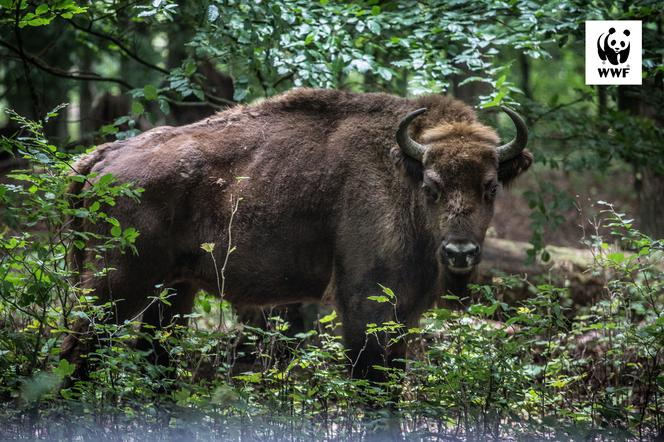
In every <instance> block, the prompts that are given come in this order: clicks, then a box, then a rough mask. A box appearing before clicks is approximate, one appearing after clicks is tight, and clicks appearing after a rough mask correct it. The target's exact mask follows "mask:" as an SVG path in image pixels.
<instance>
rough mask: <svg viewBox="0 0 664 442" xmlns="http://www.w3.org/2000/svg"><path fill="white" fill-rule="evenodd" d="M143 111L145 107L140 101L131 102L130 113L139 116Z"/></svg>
mask: <svg viewBox="0 0 664 442" xmlns="http://www.w3.org/2000/svg"><path fill="white" fill-rule="evenodd" d="M143 112H145V107H143V104H142V103H141V102H140V101H133V102H132V103H131V113H132V114H133V115H135V116H137V117H138V116H141V115H143Z"/></svg>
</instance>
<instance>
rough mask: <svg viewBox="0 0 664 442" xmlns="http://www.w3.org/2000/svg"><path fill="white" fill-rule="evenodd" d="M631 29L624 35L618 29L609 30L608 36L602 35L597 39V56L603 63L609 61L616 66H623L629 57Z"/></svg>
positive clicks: (626, 30) (624, 32)
mask: <svg viewBox="0 0 664 442" xmlns="http://www.w3.org/2000/svg"><path fill="white" fill-rule="evenodd" d="M629 34H630V32H629V29H625V30H624V31H623V32H622V33H619V32H616V28H611V29H609V32H608V34H607V33H602V34H600V36H599V37H598V38H597V54H598V55H599V58H600V59H601V60H602V61H608V62H609V63H611V64H612V65H614V66H617V65H619V64H623V63H625V62H626V61H627V58H628V57H629V49H630V41H629Z"/></svg>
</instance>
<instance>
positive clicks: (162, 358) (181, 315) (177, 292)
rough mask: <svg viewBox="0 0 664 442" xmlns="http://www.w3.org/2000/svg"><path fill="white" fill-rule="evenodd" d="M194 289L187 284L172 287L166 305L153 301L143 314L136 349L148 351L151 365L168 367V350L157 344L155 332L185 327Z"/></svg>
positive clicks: (192, 303) (192, 301) (194, 293)
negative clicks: (174, 327)
mask: <svg viewBox="0 0 664 442" xmlns="http://www.w3.org/2000/svg"><path fill="white" fill-rule="evenodd" d="M195 296H196V289H195V287H193V286H192V285H191V284H189V283H179V284H175V285H174V286H173V294H172V296H171V297H169V298H168V304H164V303H161V302H159V301H155V302H153V303H151V304H150V305H149V306H148V308H147V309H146V310H145V313H143V319H142V320H141V322H142V326H141V334H142V335H143V336H142V337H141V338H140V339H139V340H138V342H137V344H136V348H137V349H139V350H143V351H149V352H150V353H149V355H148V358H149V361H150V362H151V363H153V364H158V365H162V366H168V365H169V364H170V357H169V354H168V350H167V349H166V348H164V346H163V345H162V344H161V343H160V342H159V339H158V338H157V336H156V332H157V331H159V330H162V329H163V328H165V327H170V326H186V325H187V322H188V317H187V315H189V314H190V313H191V310H192V308H193V306H194V299H195Z"/></svg>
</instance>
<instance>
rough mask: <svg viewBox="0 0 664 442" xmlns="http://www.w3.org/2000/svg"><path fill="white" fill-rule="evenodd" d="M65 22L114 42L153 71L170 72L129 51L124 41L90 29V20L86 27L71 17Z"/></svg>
mask: <svg viewBox="0 0 664 442" xmlns="http://www.w3.org/2000/svg"><path fill="white" fill-rule="evenodd" d="M67 22H69V24H71V25H72V26H73V27H75V28H76V29H78V30H80V31H83V32H85V33H88V34H90V35H94V36H95V37H98V38H101V39H104V40H108V41H110V42H111V43H113V44H115V45H116V46H117V47H119V48H120V50H121V51H122V52H124V53H125V54H127V55H128V56H129V57H130V58H132V59H134V60H136V61H137V62H139V63H140V64H142V65H143V66H146V67H148V68H150V69H153V70H155V71H158V72H161V73H162V74H164V75H168V74H169V73H170V72H168V71H167V70H166V69H164V68H162V67H160V66H157V65H155V64H152V63H150V62H148V61H145V60H143V59H142V58H141V57H139V56H138V54H136V53H135V52H133V51H131V50H130V49H129V48H128V47H127V46H125V45H124V43H122V42H121V41H120V40H118V39H117V38H115V37H113V36H112V35H107V34H103V33H101V32H97V31H93V30H92V22H90V25H89V26H88V27H87V28H86V27H84V26H81V25H79V24H78V23H76V22H75V21H74V20H73V19H69V20H67Z"/></svg>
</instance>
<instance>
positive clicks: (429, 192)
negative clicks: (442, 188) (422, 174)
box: [422, 181, 440, 202]
mask: <svg viewBox="0 0 664 442" xmlns="http://www.w3.org/2000/svg"><path fill="white" fill-rule="evenodd" d="M422 190H423V191H424V194H425V195H426V196H427V200H429V201H431V202H435V201H438V198H439V197H440V192H438V188H437V186H436V185H435V184H433V183H427V182H426V181H425V182H424V183H422Z"/></svg>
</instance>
